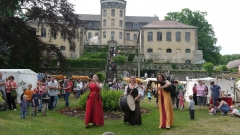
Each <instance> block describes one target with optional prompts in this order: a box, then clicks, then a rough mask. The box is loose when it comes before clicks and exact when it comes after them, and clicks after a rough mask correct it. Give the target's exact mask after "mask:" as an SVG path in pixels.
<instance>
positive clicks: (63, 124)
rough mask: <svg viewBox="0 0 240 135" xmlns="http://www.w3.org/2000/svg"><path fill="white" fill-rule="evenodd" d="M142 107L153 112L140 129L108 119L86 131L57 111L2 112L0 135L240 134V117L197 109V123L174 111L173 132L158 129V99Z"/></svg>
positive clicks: (81, 124) (74, 119)
mask: <svg viewBox="0 0 240 135" xmlns="http://www.w3.org/2000/svg"><path fill="white" fill-rule="evenodd" d="M70 98H71V99H70V105H71V106H77V100H76V99H74V98H73V96H71V97H70ZM141 106H143V107H145V108H149V109H151V110H152V112H151V113H149V114H144V115H142V121H143V124H142V125H141V126H137V127H134V126H131V125H128V124H124V123H123V121H122V120H120V121H117V120H107V121H105V125H104V126H103V127H93V128H89V129H85V126H84V121H83V120H80V119H79V118H77V117H68V116H65V115H62V114H60V113H58V112H56V111H48V116H46V117H42V116H41V114H40V113H38V116H37V117H35V118H33V117H31V116H29V115H28V116H27V118H26V119H25V120H22V119H20V115H19V114H20V113H19V108H18V111H16V112H14V111H4V112H0V134H1V135H23V134H27V135H28V134H29V135H44V134H46V135H55V134H56V135H58V134H60V135H101V134H102V133H104V132H107V131H108V132H114V133H115V134H116V135H159V134H163V135H172V134H177V135H189V134H194V135H213V134H216V135H228V134H229V135H238V134H239V126H238V123H239V121H240V118H235V117H229V116H221V115H220V113H218V114H217V115H215V116H211V115H209V114H208V112H207V110H196V111H195V116H196V119H195V120H189V114H188V110H184V111H179V110H174V125H173V126H172V127H171V129H170V130H166V129H159V128H158V126H159V113H158V109H157V108H156V105H155V99H153V100H152V102H148V101H147V99H146V98H145V100H144V102H142V103H141ZM63 107H64V101H63V99H60V101H59V103H58V107H57V109H61V108H63Z"/></svg>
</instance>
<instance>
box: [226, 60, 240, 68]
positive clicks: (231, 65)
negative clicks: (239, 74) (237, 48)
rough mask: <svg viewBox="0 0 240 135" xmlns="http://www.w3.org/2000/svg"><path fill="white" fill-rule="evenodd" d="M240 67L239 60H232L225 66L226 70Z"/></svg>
mask: <svg viewBox="0 0 240 135" xmlns="http://www.w3.org/2000/svg"><path fill="white" fill-rule="evenodd" d="M239 65H240V59H238V60H233V61H229V62H228V64H227V68H238V67H239Z"/></svg>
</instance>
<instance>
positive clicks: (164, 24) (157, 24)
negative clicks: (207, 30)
mask: <svg viewBox="0 0 240 135" xmlns="http://www.w3.org/2000/svg"><path fill="white" fill-rule="evenodd" d="M142 28H143V29H144V28H179V29H184V28H185V29H197V28H198V27H195V26H190V25H186V24H182V23H179V22H177V21H153V22H151V23H149V24H147V25H145V26H143V27H142Z"/></svg>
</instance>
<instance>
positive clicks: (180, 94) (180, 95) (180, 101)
mask: <svg viewBox="0 0 240 135" xmlns="http://www.w3.org/2000/svg"><path fill="white" fill-rule="evenodd" d="M178 99H179V105H180V110H181V111H182V110H183V106H184V101H183V99H184V97H183V91H182V90H180V93H179V95H178Z"/></svg>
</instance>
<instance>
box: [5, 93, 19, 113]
mask: <svg viewBox="0 0 240 135" xmlns="http://www.w3.org/2000/svg"><path fill="white" fill-rule="evenodd" d="M7 102H8V107H9V108H8V109H9V110H12V107H13V109H17V107H16V103H15V99H14V98H11V93H7Z"/></svg>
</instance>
